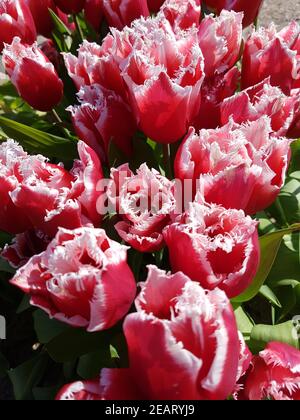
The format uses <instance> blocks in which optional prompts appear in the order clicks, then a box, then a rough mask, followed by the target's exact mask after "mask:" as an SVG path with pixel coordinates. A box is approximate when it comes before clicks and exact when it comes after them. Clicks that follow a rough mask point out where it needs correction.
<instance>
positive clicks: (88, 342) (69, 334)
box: [46, 328, 113, 363]
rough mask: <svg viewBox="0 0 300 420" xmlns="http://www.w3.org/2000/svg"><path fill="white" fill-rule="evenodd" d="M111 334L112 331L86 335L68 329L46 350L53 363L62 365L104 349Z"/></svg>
mask: <svg viewBox="0 0 300 420" xmlns="http://www.w3.org/2000/svg"><path fill="white" fill-rule="evenodd" d="M112 334H113V330H109V331H103V332H99V333H88V332H86V331H85V330H82V329H78V328H77V329H75V328H69V329H68V330H66V331H64V332H63V333H61V334H59V335H58V336H56V337H55V338H54V339H53V340H51V341H50V342H49V343H48V344H47V345H46V349H47V351H48V353H49V355H50V356H51V357H52V359H53V360H54V361H56V362H59V363H64V362H68V361H71V360H74V359H76V358H77V357H80V356H83V355H84V354H88V353H92V352H96V351H97V350H99V348H103V347H105V346H106V345H107V344H109V342H110V338H111V336H112Z"/></svg>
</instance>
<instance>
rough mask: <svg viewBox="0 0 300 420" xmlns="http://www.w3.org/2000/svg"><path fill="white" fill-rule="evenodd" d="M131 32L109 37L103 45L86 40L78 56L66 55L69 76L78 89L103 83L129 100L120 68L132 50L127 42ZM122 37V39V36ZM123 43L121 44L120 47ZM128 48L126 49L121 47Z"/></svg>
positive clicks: (64, 55)
mask: <svg viewBox="0 0 300 420" xmlns="http://www.w3.org/2000/svg"><path fill="white" fill-rule="evenodd" d="M126 35H127V32H126V31H124V36H122V33H119V32H115V38H113V37H112V36H111V35H108V36H107V37H106V38H105V39H104V41H103V43H102V45H101V46H100V45H98V44H96V43H90V42H88V41H84V42H83V43H82V44H81V46H80V47H79V50H78V57H76V56H74V55H73V54H71V53H67V54H63V57H64V60H65V65H66V68H67V71H68V73H69V76H70V77H71V79H72V80H73V82H74V84H75V86H76V88H77V90H80V89H81V88H82V87H84V86H89V85H93V84H100V85H101V86H103V87H104V88H106V89H108V90H112V91H115V93H116V94H118V95H120V96H122V98H123V99H124V100H125V101H126V100H127V92H126V88H125V83H124V80H123V78H122V76H121V70H120V65H121V63H122V62H123V60H124V59H125V58H126V57H127V56H128V55H129V54H130V52H131V51H132V45H131V44H129V43H128V42H127V40H126ZM119 36H120V37H119ZM118 44H119V45H118ZM120 44H121V47H123V46H124V50H123V49H122V48H120Z"/></svg>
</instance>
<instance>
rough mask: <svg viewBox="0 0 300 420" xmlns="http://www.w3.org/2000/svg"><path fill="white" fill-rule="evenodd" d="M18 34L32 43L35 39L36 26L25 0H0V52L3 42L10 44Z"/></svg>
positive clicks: (26, 41)
mask: <svg viewBox="0 0 300 420" xmlns="http://www.w3.org/2000/svg"><path fill="white" fill-rule="evenodd" d="M15 36H18V37H19V38H21V39H22V41H23V42H25V43H28V44H32V43H33V42H34V41H35V40H36V28H35V25H34V21H33V18H32V15H31V13H30V9H29V7H28V6H27V4H26V0H0V52H1V51H2V50H3V48H4V44H5V43H6V44H11V42H12V41H13V39H14V37H15Z"/></svg>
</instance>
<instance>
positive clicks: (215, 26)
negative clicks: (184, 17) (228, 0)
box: [198, 10, 243, 78]
mask: <svg viewBox="0 0 300 420" xmlns="http://www.w3.org/2000/svg"><path fill="white" fill-rule="evenodd" d="M242 19H243V15H242V13H235V12H227V11H226V10H224V11H222V13H221V15H220V16H219V17H216V18H214V17H212V16H207V17H206V18H205V19H203V20H202V22H201V24H200V27H199V31H198V39H199V45H200V47H201V50H202V53H203V55H204V61H205V76H206V78H210V77H213V76H214V75H216V74H223V73H225V72H226V71H228V70H230V69H231V68H232V67H233V66H234V65H235V64H236V62H237V61H238V59H239V56H240V51H241V44H242V35H243V28H242Z"/></svg>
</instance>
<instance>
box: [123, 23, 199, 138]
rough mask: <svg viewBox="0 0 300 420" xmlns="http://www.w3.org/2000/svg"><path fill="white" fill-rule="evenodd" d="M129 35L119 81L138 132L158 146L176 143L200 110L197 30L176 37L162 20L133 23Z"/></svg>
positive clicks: (190, 30) (168, 24) (180, 33)
mask: <svg viewBox="0 0 300 420" xmlns="http://www.w3.org/2000/svg"><path fill="white" fill-rule="evenodd" d="M133 30H134V32H133V36H134V37H135V39H136V43H135V44H134V49H133V52H132V54H131V55H130V56H129V57H128V59H127V60H126V63H124V66H123V77H124V80H125V82H126V84H127V87H128V90H129V94H130V97H131V103H132V107H133V110H134V111H135V114H136V117H137V119H138V121H139V126H140V128H141V130H142V131H143V132H144V133H145V134H146V135H147V136H148V137H150V138H152V139H153V140H155V141H157V142H159V143H164V144H165V143H173V142H176V141H177V140H179V139H180V138H181V137H182V136H183V135H185V133H186V131H187V129H188V127H189V125H190V123H191V121H192V120H193V118H194V117H195V116H196V115H197V113H198V111H199V107H200V90H201V85H202V82H203V79H204V71H203V70H204V68H203V67H204V60H203V56H202V53H201V50H200V48H199V45H198V40H197V34H196V30H195V29H194V28H192V29H189V30H187V31H184V32H181V31H180V32H179V33H177V34H175V33H174V32H173V30H172V28H171V26H170V23H169V22H168V21H167V20H165V19H162V18H156V19H152V20H146V21H144V20H140V21H135V22H134V24H133ZM157 51H160V53H159V54H157Z"/></svg>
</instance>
